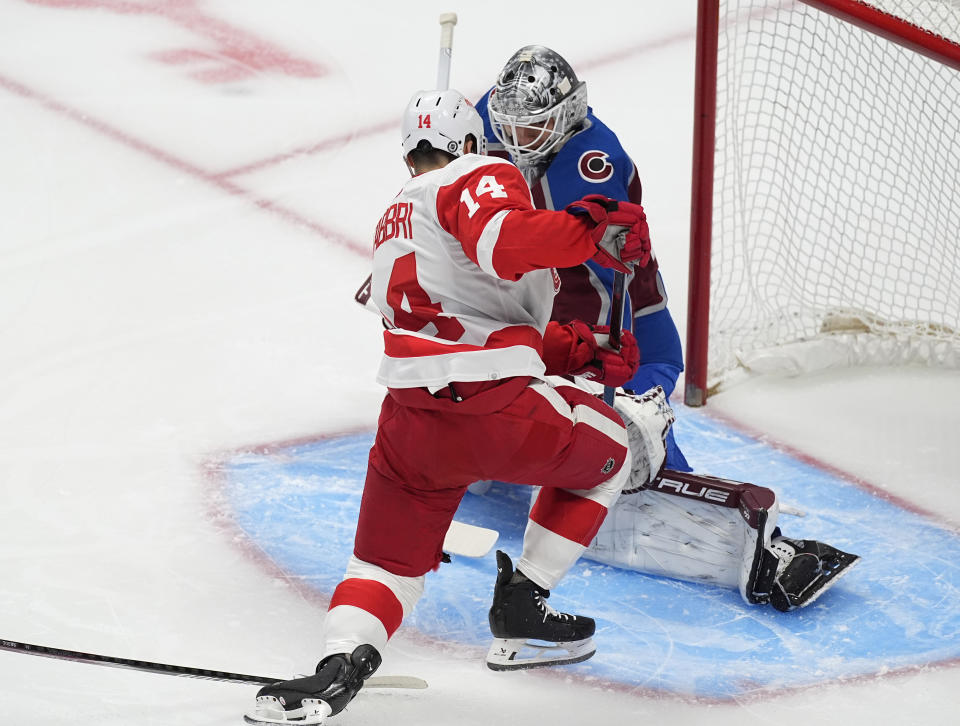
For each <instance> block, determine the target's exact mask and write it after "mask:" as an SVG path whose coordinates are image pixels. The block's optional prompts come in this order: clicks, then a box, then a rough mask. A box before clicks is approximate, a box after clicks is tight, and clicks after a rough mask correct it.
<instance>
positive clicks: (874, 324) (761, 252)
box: [708, 0, 960, 387]
mask: <svg viewBox="0 0 960 726" xmlns="http://www.w3.org/2000/svg"><path fill="white" fill-rule="evenodd" d="M875 4H876V5H877V6H879V7H881V9H883V10H884V11H886V12H888V13H891V14H893V15H896V16H898V17H901V18H904V19H906V20H909V21H910V22H911V23H914V24H916V25H918V26H921V27H926V28H929V29H932V30H933V31H934V32H935V33H937V34H939V35H941V36H943V37H945V38H947V39H950V40H955V39H960V4H958V3H957V2H917V1H912V2H911V1H909V0H899V1H898V0H882V1H881V2H878V3H875ZM718 55H719V57H718V68H717V77H718V79H717V126H716V133H717V137H716V149H717V150H716V156H715V164H716V168H715V186H714V218H713V253H712V259H711V291H710V295H711V303H710V305H711V307H710V336H709V354H708V355H709V362H710V371H709V381H708V387H712V386H715V385H716V384H717V383H718V382H722V381H723V380H726V379H728V378H729V377H730V375H731V374H732V373H733V372H734V371H736V370H737V369H738V368H741V369H742V367H744V366H745V367H748V368H764V367H771V368H772V367H775V366H781V365H783V364H785V365H787V366H789V367H791V368H796V369H799V370H803V369H809V368H810V367H811V366H814V367H818V366H822V365H834V364H837V363H840V364H843V365H850V364H863V363H869V364H885V363H912V362H922V363H926V364H931V365H936V366H950V367H960V250H958V246H960V71H958V70H954V69H953V68H950V67H948V66H946V65H943V64H941V63H938V62H937V61H934V60H931V59H929V58H927V57H925V56H923V55H920V54H918V53H916V52H914V51H911V50H908V49H905V48H903V47H901V46H899V45H896V44H894V43H892V42H891V41H889V40H886V39H884V38H881V37H878V36H876V35H874V34H872V33H869V32H866V31H864V30H862V29H860V28H858V27H856V26H854V25H852V24H849V23H846V22H843V21H841V20H839V19H837V18H835V17H833V16H831V15H828V14H826V13H823V12H821V11H819V10H816V9H814V8H810V7H808V6H806V5H803V4H802V3H798V2H772V3H764V2H763V1H762V0H754V1H753V2H750V0H734V1H731V2H726V3H723V4H722V5H721V17H720V35H719V54H718ZM800 342H813V343H815V344H814V345H812V346H801V345H798V343H800ZM811 351H812V352H811Z"/></svg>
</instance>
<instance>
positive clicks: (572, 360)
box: [543, 320, 640, 386]
mask: <svg viewBox="0 0 960 726" xmlns="http://www.w3.org/2000/svg"><path fill="white" fill-rule="evenodd" d="M609 339H610V328H609V327H608V326H606V325H597V326H590V325H587V324H586V323H584V322H583V321H581V320H574V321H573V322H572V323H569V324H567V325H560V324H559V323H555V322H550V323H548V324H547V330H546V332H545V333H544V336H543V360H544V362H545V363H546V364H547V374H548V375H558V374H562V373H570V374H573V375H575V376H583V377H584V378H589V379H590V380H592V381H596V382H597V383H602V384H603V385H605V386H622V385H623V384H624V383H626V382H627V381H629V380H630V379H631V378H633V375H634V374H635V373H636V372H637V367H638V366H639V365H640V349H639V348H638V347H637V340H636V338H634V337H633V335H632V334H631V333H630V332H629V331H627V330H624V331H623V332H622V333H621V334H620V350H612V349H610V348H608V347H607V345H608V344H609Z"/></svg>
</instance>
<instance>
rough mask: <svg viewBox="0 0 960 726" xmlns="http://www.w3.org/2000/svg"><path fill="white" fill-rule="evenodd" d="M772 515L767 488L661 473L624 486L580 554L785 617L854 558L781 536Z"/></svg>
mask: <svg viewBox="0 0 960 726" xmlns="http://www.w3.org/2000/svg"><path fill="white" fill-rule="evenodd" d="M619 398H620V396H619V395H618V399H619ZM619 403H620V402H619V401H618V402H615V404H614V407H615V408H618V407H619V406H618V404H619ZM631 485H632V486H631ZM778 515H779V505H778V502H777V496H776V494H775V493H774V492H773V491H772V490H771V489H768V488H766V487H761V486H757V485H755V484H748V483H742V482H734V481H729V480H726V479H721V478H718V477H712V476H705V475H699V474H692V473H686V472H678V471H671V470H665V471H663V472H662V473H661V475H660V476H659V477H656V478H654V479H653V480H652V481H649V480H648V481H644V480H643V478H642V477H641V478H640V479H639V481H637V482H635V483H634V482H628V483H627V485H626V487H625V488H624V493H623V494H622V495H621V497H620V499H619V500H618V502H617V503H616V505H615V506H614V507H613V508H612V509H611V510H610V512H609V513H608V515H607V518H606V520H605V521H604V523H603V525H602V526H601V528H600V531H599V532H598V533H597V535H596V537H595V538H594V540H593V542H591V544H590V547H589V548H588V549H587V551H586V552H585V553H584V557H587V558H589V559H592V560H595V561H597V562H602V563H604V564H610V565H615V566H618V567H626V568H628V569H632V570H638V571H641V572H646V573H649V574H655V575H664V576H667V577H674V578H678V579H682V580H693V581H698V582H709V583H713V584H717V585H725V586H729V587H736V588H738V589H739V591H740V595H741V596H742V597H743V599H744V601H746V602H747V603H750V604H762V603H770V604H771V605H772V606H773V607H774V608H776V609H777V610H780V611H782V612H787V611H790V610H794V609H796V608H800V607H804V606H805V605H809V604H810V603H812V602H813V601H814V600H816V599H817V598H818V597H819V596H820V595H822V594H823V593H824V592H825V591H826V590H827V589H828V588H830V587H831V586H832V585H833V584H834V583H835V582H836V581H837V579H838V578H839V577H840V576H842V575H843V574H845V573H846V572H847V571H848V570H849V569H850V567H852V566H853V565H854V564H856V562H857V561H858V560H859V559H860V558H859V557H858V556H857V555H853V554H849V553H847V552H842V551H841V550H838V549H836V548H835V547H831V546H830V545H827V544H824V543H823V542H817V541H815V540H798V539H791V538H788V537H783V536H782V535H781V534H780V530H779V529H778V527H777V518H778Z"/></svg>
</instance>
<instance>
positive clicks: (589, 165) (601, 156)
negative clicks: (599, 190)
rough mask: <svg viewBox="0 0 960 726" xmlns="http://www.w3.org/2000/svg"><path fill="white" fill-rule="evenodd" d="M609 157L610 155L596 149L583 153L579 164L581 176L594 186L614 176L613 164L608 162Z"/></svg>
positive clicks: (578, 168)
mask: <svg viewBox="0 0 960 726" xmlns="http://www.w3.org/2000/svg"><path fill="white" fill-rule="evenodd" d="M608 156H609V154H606V153H604V152H603V151H597V150H596V149H593V150H592V151H585V152H583V154H582V155H581V156H580V161H579V162H578V164H577V170H578V171H579V172H580V176H582V177H583V178H584V179H586V180H587V181H588V182H593V183H594V184H599V183H600V182H605V181H606V180H607V179H609V178H610V177H612V176H613V164H611V163H610V162H609V161H607V157H608Z"/></svg>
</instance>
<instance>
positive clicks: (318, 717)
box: [247, 90, 673, 724]
mask: <svg viewBox="0 0 960 726" xmlns="http://www.w3.org/2000/svg"><path fill="white" fill-rule="evenodd" d="M483 138H484V137H483V126H482V121H481V119H480V117H479V115H478V114H477V112H476V110H475V109H474V108H473V107H472V106H471V105H470V104H469V102H468V101H467V100H466V99H465V98H464V97H463V96H462V95H461V94H460V93H458V92H457V91H453V90H450V91H424V92H418V93H417V94H415V95H414V97H413V98H412V99H411V101H410V104H409V105H408V107H407V109H406V112H405V114H404V118H403V124H402V139H403V151H404V158H405V160H406V162H407V164H408V165H409V167H410V170H411V174H412V175H413V178H412V179H411V180H409V181H408V182H407V183H406V184H405V185H404V187H403V189H402V190H401V192H400V194H398V195H397V197H396V198H395V199H394V200H393V201H392V202H391V203H390V205H389V206H388V208H387V211H386V212H385V213H384V215H383V216H382V218H381V219H380V222H379V224H378V225H377V228H376V232H375V235H374V241H373V246H374V259H373V279H372V297H373V300H374V302H375V304H376V306H377V307H378V309H379V310H380V312H381V314H382V315H383V318H384V321H385V323H386V325H385V327H386V330H385V331H384V356H383V358H382V362H381V365H380V370H379V374H378V381H379V382H380V383H382V384H383V385H385V386H386V387H387V396H386V397H385V398H384V401H383V405H382V409H381V414H380V419H379V422H378V427H377V436H376V440H375V442H374V445H373V447H372V448H371V450H370V457H369V461H368V467H367V476H366V481H365V483H364V491H363V497H362V501H361V506H360V513H359V518H358V522H357V530H356V536H355V541H354V552H353V556H352V557H351V559H350V561H349V563H348V565H347V571H346V574H345V576H344V579H343V581H342V582H341V583H340V584H339V585H338V586H337V588H336V590H335V591H334V593H333V596H332V598H331V602H330V608H329V612H328V613H327V619H326V627H325V633H326V639H325V643H324V648H323V651H322V654H321V660H320V662H319V664H318V665H317V669H316V673H315V674H314V675H311V676H308V677H305V678H299V679H294V680H292V681H284V682H280V683H276V684H273V685H271V686H267V687H265V688H263V689H261V690H260V692H259V693H258V694H257V701H256V707H255V709H254V710H253V711H252V712H251V713H249V714H247V720H248V721H249V722H250V723H255V724H278V723H288V722H294V723H299V724H317V723H322V722H323V720H324V719H325V718H326V717H327V716H330V715H333V714H337V713H339V712H340V711H341V710H343V708H344V707H345V706H346V705H347V704H348V703H349V702H350V700H351V699H352V698H353V697H354V696H355V695H356V693H357V692H358V691H359V690H360V688H361V687H362V686H363V683H364V681H365V680H366V679H367V678H368V677H369V676H370V675H371V674H372V673H373V672H374V671H375V670H376V669H377V667H378V666H379V665H380V661H381V655H380V653H381V652H382V651H383V649H384V647H385V646H386V644H387V641H388V640H389V638H390V636H391V635H392V634H393V633H394V632H395V631H396V629H397V628H398V627H399V625H400V623H401V622H402V620H403V618H404V616H405V615H406V614H408V613H409V612H410V611H411V610H412V608H413V607H414V605H415V604H416V602H417V600H418V599H419V597H420V595H421V593H422V591H423V586H424V577H425V575H426V573H428V572H429V571H431V570H434V569H436V568H437V567H438V566H439V565H440V563H441V561H442V557H443V553H442V551H441V548H442V544H443V539H444V534H445V533H446V531H447V529H448V527H449V525H450V522H451V521H452V519H453V515H454V513H455V512H456V509H457V507H458V505H459V503H460V500H461V499H462V497H463V495H464V493H465V492H466V491H467V487H468V486H469V485H470V483H471V482H473V481H476V480H478V479H500V480H503V481H510V482H516V483H518V484H528V485H537V486H541V487H542V488H541V489H540V494H539V496H538V498H537V501H536V503H535V504H534V505H533V507H532V509H531V511H530V515H529V520H528V523H527V529H526V532H525V534H524V541H523V549H522V552H520V553H519V557H518V558H517V560H516V565H515V566H514V563H513V562H512V561H511V559H510V557H509V556H508V555H507V554H506V553H503V552H499V553H498V554H497V565H498V570H499V571H498V575H497V578H496V583H495V587H494V595H493V604H492V606H491V608H490V614H489V617H490V624H491V628H492V630H493V634H494V636H495V641H494V643H493V644H492V645H491V648H490V651H489V653H488V656H487V664H488V665H489V666H490V667H491V668H494V669H504V670H506V669H513V668H524V667H535V666H543V665H554V664H559V663H572V662H578V661H581V660H585V659H586V658H589V657H590V656H591V655H593V653H594V650H595V647H594V645H593V640H592V636H593V634H594V628H595V625H594V621H593V620H592V619H591V618H589V617H585V616H581V615H570V614H566V613H560V612H557V611H556V610H554V609H553V608H551V607H550V606H549V605H548V604H547V603H546V599H547V597H548V596H549V594H550V590H551V589H552V588H554V587H555V586H556V585H557V584H558V583H559V582H560V581H561V579H562V578H563V577H564V575H565V574H566V573H567V571H568V570H569V569H570V567H571V566H572V565H573V564H574V563H575V562H576V560H577V559H578V558H579V557H580V555H581V554H582V553H583V551H584V550H585V548H586V545H587V544H588V543H589V542H590V541H591V540H592V539H593V538H594V537H595V536H596V534H597V530H598V529H599V527H600V524H601V522H602V521H603V519H604V517H605V515H606V513H607V510H608V507H609V506H610V504H611V503H612V502H613V501H614V500H615V499H616V498H617V496H618V495H619V493H620V490H621V488H622V487H623V485H624V483H625V482H626V481H627V480H628V479H629V480H630V481H633V482H634V483H637V482H643V483H646V482H649V481H652V479H653V478H654V476H655V475H656V473H657V472H658V471H659V469H660V468H661V465H662V463H663V461H664V456H665V448H664V437H665V435H666V432H667V431H668V429H669V427H670V424H671V423H672V422H673V413H672V411H671V410H670V408H669V406H668V405H667V403H666V399H665V396H664V393H663V391H662V390H661V389H653V390H651V391H649V392H647V393H646V394H645V395H644V396H641V397H630V398H629V400H626V399H625V400H624V402H622V403H621V405H620V411H621V414H620V415H618V414H617V412H616V411H614V410H613V409H612V408H610V407H609V406H607V405H606V404H604V403H603V402H602V401H601V400H599V399H598V398H596V397H595V396H593V395H592V394H591V393H590V392H588V391H585V390H584V389H582V388H580V387H578V386H577V385H575V384H573V383H570V382H568V381H563V380H561V381H560V382H559V383H553V382H548V380H547V379H546V377H547V376H549V375H551V374H571V373H576V374H580V375H588V376H589V377H590V378H592V379H593V380H596V381H599V382H601V383H605V384H609V385H619V384H622V383H623V382H624V381H626V380H628V379H629V378H630V377H631V376H632V375H633V374H634V372H635V371H636V368H637V365H638V354H637V347H636V341H635V340H634V339H633V337H632V336H631V335H629V334H625V335H624V336H623V341H622V347H621V349H620V350H619V351H614V350H610V349H608V348H605V347H604V346H603V345H602V342H603V338H604V333H605V332H608V331H604V329H603V327H602V326H599V327H591V326H589V325H586V324H585V323H580V322H577V321H574V322H572V323H567V324H563V325H561V324H559V323H556V322H551V321H550V320H549V318H550V310H551V307H552V299H553V296H554V294H555V292H556V288H557V279H558V278H557V274H556V269H555V268H556V267H558V266H571V265H578V264H580V263H582V262H583V261H584V260H586V259H593V260H596V261H597V262H599V263H600V264H601V265H606V266H609V267H613V268H615V269H623V270H625V269H627V268H628V267H629V265H631V264H637V265H640V266H642V265H644V264H647V263H648V261H649V260H650V243H649V238H648V232H647V225H646V218H645V215H644V212H643V208H642V207H640V206H639V205H635V204H630V203H617V202H614V201H612V200H609V199H607V198H605V197H601V196H597V195H593V196H588V197H586V198H584V199H580V200H577V201H575V202H573V203H572V204H570V205H568V207H567V209H566V210H560V211H548V210H537V209H534V207H533V205H532V203H531V199H530V192H529V189H528V187H527V185H526V183H525V181H524V179H523V177H522V175H521V174H520V171H519V170H518V169H517V167H516V166H514V165H513V164H512V163H510V162H508V161H505V160H502V159H495V158H492V157H486V156H483V155H482V154H479V153H477V152H481V151H482V150H483ZM621 416H623V419H621ZM624 421H626V422H627V426H626V428H625V424H624ZM530 640H536V641H540V644H539V645H538V646H537V647H536V648H532V649H531V648H528V647H527V644H528V641H530ZM544 641H546V643H545V644H544Z"/></svg>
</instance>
